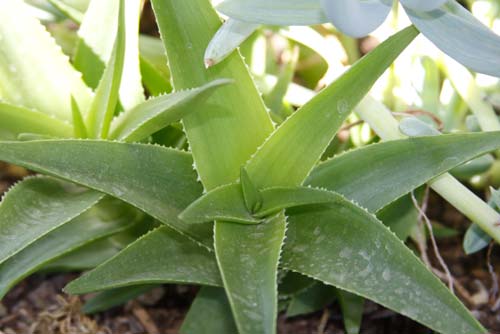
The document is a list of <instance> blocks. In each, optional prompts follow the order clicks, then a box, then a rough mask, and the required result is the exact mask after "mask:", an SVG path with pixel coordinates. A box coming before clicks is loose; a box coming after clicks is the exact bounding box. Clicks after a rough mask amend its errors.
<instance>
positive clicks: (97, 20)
mask: <svg viewBox="0 0 500 334" xmlns="http://www.w3.org/2000/svg"><path fill="white" fill-rule="evenodd" d="M142 3H143V1H141V0H128V1H125V2H124V7H125V8H124V15H125V16H124V22H125V24H124V43H125V46H124V60H123V62H124V66H123V74H122V80H121V82H120V83H119V85H120V88H119V95H120V102H121V105H122V106H123V107H124V108H125V110H129V109H131V108H133V107H135V106H136V105H137V104H139V103H141V102H143V101H144V92H143V88H142V84H141V74H140V67H139V18H140V15H141V11H142ZM119 4H120V2H119V1H116V0H114V1H101V0H94V1H91V2H90V5H89V8H88V10H87V12H86V13H85V17H84V19H83V22H82V24H81V27H80V30H79V31H78V37H79V40H78V43H77V48H76V51H75V59H74V63H75V66H76V68H78V69H79V70H80V71H81V72H82V73H83V77H84V79H85V81H86V82H87V83H88V84H89V86H91V87H93V88H95V87H97V85H98V83H99V80H100V79H101V76H102V75H103V72H104V67H105V64H106V63H109V61H110V59H111V58H112V50H113V45H114V43H115V40H116V37H117V24H118V17H119V14H118V13H119ZM103 31H106V33H105V34H103V33H102V32H103ZM118 34H119V32H118Z"/></svg>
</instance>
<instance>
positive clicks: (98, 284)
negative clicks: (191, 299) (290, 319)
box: [65, 226, 222, 294]
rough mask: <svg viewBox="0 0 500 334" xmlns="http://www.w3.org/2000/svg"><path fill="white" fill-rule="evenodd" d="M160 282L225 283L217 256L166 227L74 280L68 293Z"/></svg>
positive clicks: (68, 286)
mask: <svg viewBox="0 0 500 334" xmlns="http://www.w3.org/2000/svg"><path fill="white" fill-rule="evenodd" d="M158 283H187V284H201V285H210V286H220V285H221V284H222V282H221V279H220V275H219V270H218V268H217V263H216V261H215V259H214V256H213V253H211V252H210V251H209V250H208V249H206V248H205V247H203V246H201V245H198V244H196V243H194V242H192V241H191V240H190V239H189V238H186V237H185V236H183V235H181V234H180V233H177V232H175V231H173V230H171V229H169V228H168V227H166V226H163V227H160V228H158V229H156V230H154V231H152V232H150V233H148V234H146V235H145V236H143V237H141V238H140V239H138V240H137V241H135V242H134V243H132V244H131V245H129V246H128V247H127V248H125V249H124V250H123V251H121V252H120V253H119V254H117V255H116V256H115V257H113V258H111V259H110V260H109V261H107V262H105V263H103V264H102V265H100V266H98V267H97V268H95V269H94V270H92V271H90V272H89V273H87V274H85V275H83V276H82V277H80V278H78V279H76V280H74V281H72V282H71V283H70V284H68V285H67V286H66V287H65V291H66V292H68V293H71V294H81V293H88V292H93V291H100V290H107V289H115V288H120V287H125V286H132V285H138V284H140V285H143V284H158Z"/></svg>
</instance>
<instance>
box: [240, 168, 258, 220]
mask: <svg viewBox="0 0 500 334" xmlns="http://www.w3.org/2000/svg"><path fill="white" fill-rule="evenodd" d="M240 182H241V190H242V192H243V199H244V200H245V205H246V207H247V210H248V211H250V212H252V213H254V212H257V211H259V210H260V209H261V207H262V195H261V193H260V191H259V190H258V189H257V188H256V187H255V184H253V181H252V180H251V179H250V176H248V173H247V171H246V169H245V168H244V167H241V176H240Z"/></svg>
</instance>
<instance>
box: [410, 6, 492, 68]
mask: <svg viewBox="0 0 500 334" xmlns="http://www.w3.org/2000/svg"><path fill="white" fill-rule="evenodd" d="M406 12H407V13H408V16H409V17H410V20H411V21H412V23H413V24H414V25H415V26H416V27H417V28H418V30H420V32H421V33H422V34H423V35H425V37H427V38H428V39H430V40H431V41H432V42H433V43H434V44H435V45H436V46H437V47H438V48H439V49H441V50H442V51H443V52H445V53H446V54H447V55H449V56H450V57H452V58H454V59H455V60H457V61H458V62H460V63H462V64H463V65H465V66H467V67H468V68H470V69H471V70H474V71H476V72H480V73H485V74H489V75H493V76H496V77H500V59H499V57H498V55H499V54H500V36H498V35H496V34H495V33H494V32H492V31H491V30H489V29H488V28H487V27H486V26H484V25H483V24H482V23H481V22H479V21H478V20H477V19H476V18H475V17H474V16H472V14H471V13H469V12H468V11H467V10H466V9H465V8H463V7H462V6H461V5H460V4H459V3H458V2H457V1H455V0H449V1H448V2H447V3H446V4H445V5H443V6H442V7H440V8H439V9H435V10H433V11H430V12H422V11H415V10H412V9H410V8H406ZM471 50H474V52H471Z"/></svg>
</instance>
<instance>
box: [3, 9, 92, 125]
mask: <svg viewBox="0 0 500 334" xmlns="http://www.w3.org/2000/svg"><path fill="white" fill-rule="evenodd" d="M12 13H15V15H12ZM0 41H1V43H2V52H1V53H0V90H1V91H2V97H3V99H5V100H6V101H8V102H10V103H12V104H16V105H22V106H25V107H28V108H33V109H36V110H38V111H40V112H42V113H45V114H48V115H52V116H55V117H57V118H59V119H61V120H66V121H69V120H71V104H70V98H71V95H73V96H74V97H75V98H76V100H77V101H78V104H79V105H80V106H81V107H82V108H83V109H85V108H86V107H88V105H89V104H90V100H91V98H92V95H91V94H92V93H91V91H90V90H89V89H88V88H87V87H86V86H85V84H84V83H83V81H82V79H81V77H80V74H79V73H78V72H77V71H76V70H75V69H74V68H73V67H72V66H71V64H70V63H69V60H68V58H67V57H66V56H65V55H64V54H63V53H62V51H61V48H60V47H59V46H58V45H57V44H56V43H55V41H54V39H53V38H52V37H51V36H50V34H49V33H48V32H47V31H46V30H45V27H44V26H43V25H42V24H41V23H40V22H39V21H38V20H37V19H36V18H34V17H33V16H31V12H30V11H29V9H28V6H27V5H26V4H25V3H24V2H23V1H21V0H12V1H1V2H0ZM40 60H42V61H40ZM40 82H43V83H44V84H43V85H41V84H40Z"/></svg>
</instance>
